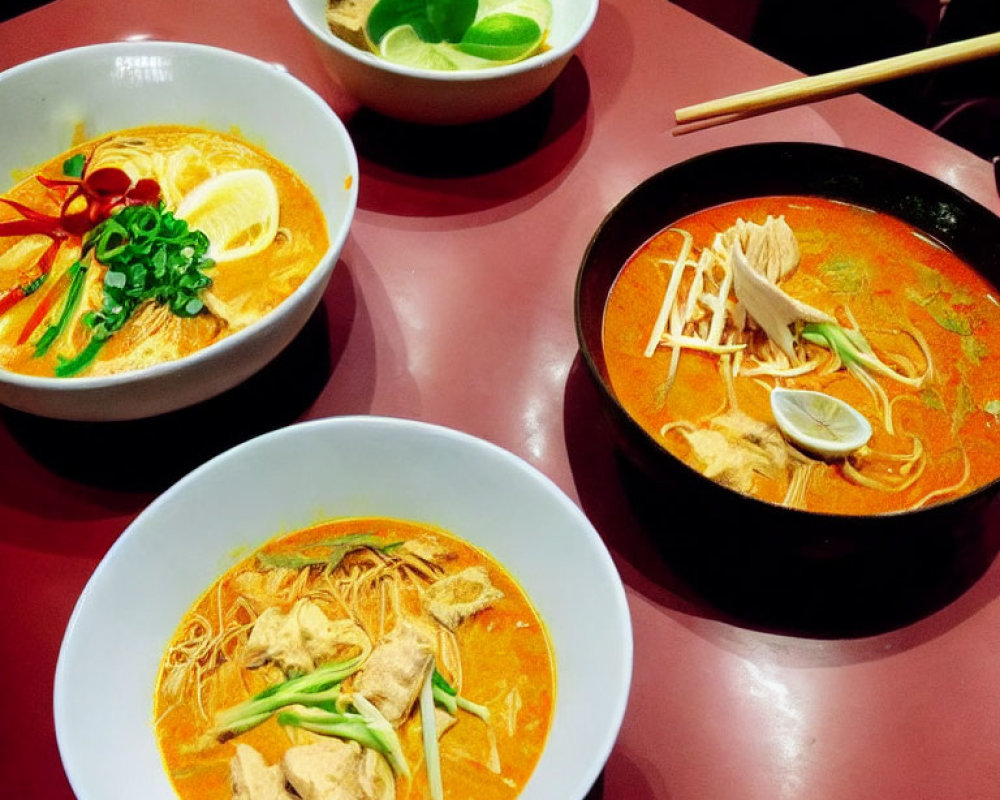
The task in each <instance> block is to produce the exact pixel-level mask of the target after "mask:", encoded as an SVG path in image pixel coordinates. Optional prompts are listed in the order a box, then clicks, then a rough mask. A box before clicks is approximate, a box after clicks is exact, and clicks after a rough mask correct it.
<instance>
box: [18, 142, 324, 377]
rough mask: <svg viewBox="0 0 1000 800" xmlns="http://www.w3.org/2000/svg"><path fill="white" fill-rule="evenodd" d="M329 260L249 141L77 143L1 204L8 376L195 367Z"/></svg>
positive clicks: (288, 178) (284, 170)
mask: <svg viewBox="0 0 1000 800" xmlns="http://www.w3.org/2000/svg"><path fill="white" fill-rule="evenodd" d="M328 247H329V239H328V235H327V231H326V221H325V219H324V215H323V212H322V210H321V209H320V207H319V205H318V203H317V201H316V199H315V198H314V197H313V195H312V193H311V192H310V190H309V188H308V187H307V186H306V185H305V184H304V183H303V181H302V180H301V179H300V178H299V177H298V176H297V175H296V174H295V173H294V172H293V171H292V170H291V169H289V168H288V167H287V166H285V165H284V164H283V163H281V162H280V161H278V160H277V159H275V158H274V157H272V156H270V155H269V154H268V153H266V152H265V151H264V150H262V149H260V148H258V147H256V146H254V145H252V144H250V143H249V142H247V141H245V140H243V139H242V138H240V137H239V136H236V135H233V134H222V133H218V132H215V131H208V130H204V129H199V128H191V127H181V126H150V127H144V128H137V129H132V130H127V131H120V132H117V133H114V134H111V135H108V136H104V137H101V138H99V139H95V140H92V141H88V142H85V143H82V144H79V145H77V146H75V147H73V148H72V149H70V150H69V151H67V152H65V153H63V154H61V155H59V156H57V157H55V158H53V159H52V160H50V161H49V162H47V163H45V164H43V165H41V166H40V167H38V168H37V169H35V170H32V171H31V173H30V174H29V175H28V176H27V177H25V178H24V179H23V180H21V181H20V182H19V183H18V184H17V185H16V186H15V187H14V188H13V189H12V190H10V191H9V192H8V193H6V194H5V195H2V196H0V366H2V367H3V368H5V369H8V370H11V371H13V372H17V373H21V374H24V375H34V376H45V377H53V376H55V377H73V376H85V375H86V376H98V375H109V374H115V373H120V372H127V371H131V370H138V369H142V368H144V367H148V366H151V365H154V364H158V363H163V362H166V361H173V360H176V359H179V358H183V357H184V356H186V355H189V354H191V353H194V352H196V351H198V350H200V349H202V348H204V347H207V346H209V345H211V344H213V343H215V342H218V341H220V340H222V339H224V338H225V337H227V336H230V335H231V334H233V333H235V332H237V331H239V330H242V329H243V328H245V327H247V326H248V325H250V324H251V323H253V322H255V321H256V320H258V319H260V318H261V317H263V316H264V315H266V314H267V313H268V312H269V311H271V310H272V309H274V308H275V307H277V306H278V305H279V304H280V303H281V302H282V301H283V300H284V299H285V298H287V297H288V296H289V295H290V294H292V293H293V292H294V291H295V289H296V288H297V287H298V286H299V285H300V284H301V283H302V282H303V281H304V280H305V278H306V277H307V276H308V275H309V273H310V272H311V271H312V270H313V269H314V268H315V267H316V266H317V265H318V264H319V262H320V260H321V259H322V257H323V255H324V253H325V252H326V250H327V248H328Z"/></svg>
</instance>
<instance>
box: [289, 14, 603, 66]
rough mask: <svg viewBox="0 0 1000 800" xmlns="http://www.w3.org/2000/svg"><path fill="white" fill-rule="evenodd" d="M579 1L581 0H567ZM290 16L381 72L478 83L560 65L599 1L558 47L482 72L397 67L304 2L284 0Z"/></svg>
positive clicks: (318, 37) (578, 40)
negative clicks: (339, 32)
mask: <svg viewBox="0 0 1000 800" xmlns="http://www.w3.org/2000/svg"><path fill="white" fill-rule="evenodd" d="M570 1H571V2H574V3H576V2H580V1H581V0H570ZM286 2H287V3H288V6H289V8H291V10H292V13H293V14H295V16H296V18H297V19H298V20H299V22H300V23H301V24H302V25H303V26H304V27H305V28H306V29H307V30H308V31H309V32H310V33H311V34H312V35H313V37H314V38H315V39H316V40H317V41H318V42H322V43H323V44H327V45H329V46H330V47H332V48H333V49H334V50H336V51H337V52H338V53H340V54H341V55H344V56H347V57H348V58H350V59H351V60H353V61H355V62H357V63H358V64H363V65H365V66H368V67H372V68H374V69H378V70H380V71H383V72H387V73H390V74H393V75H398V76H401V77H406V78H410V79H423V80H429V81H432V82H437V83H442V84H448V83H478V82H483V81H490V80H497V79H500V78H505V77H511V76H514V75H520V74H522V73H525V72H534V71H536V70H540V69H544V68H545V67H548V66H550V65H553V64H556V63H560V62H562V61H564V60H567V59H569V58H570V57H571V56H572V54H573V51H574V50H576V48H577V47H578V46H579V45H580V43H581V42H582V41H583V40H584V38H586V36H587V34H588V33H589V32H590V29H591V27H592V26H593V24H594V19H595V18H596V17H597V10H598V7H599V5H600V0H583V2H586V3H588V8H587V13H586V15H585V16H584V18H583V20H582V22H581V24H580V26H579V27H578V29H577V30H576V31H574V32H573V35H572V36H571V37H570V38H569V39H568V40H567V41H566V42H565V43H563V45H562V46H560V47H553V48H550V49H548V50H545V51H543V52H541V53H536V54H535V55H533V56H529V57H528V58H525V59H524V60H522V61H517V62H515V63H513V64H500V65H498V66H495V67H484V68H482V69H474V70H473V69H464V70H463V69H459V70H433V69H418V68H416V67H408V66H405V65H404V64H396V63H394V62H392V61H387V60H385V59H384V58H379V57H378V56H376V55H375V54H374V53H368V52H366V51H364V50H361V49H359V48H357V47H354V46H353V45H352V44H349V43H348V42H345V41H344V40H343V39H341V38H340V37H338V36H336V35H335V34H334V33H333V32H332V31H330V29H329V28H327V27H325V26H322V25H318V24H317V23H316V22H315V21H314V20H313V19H312V18H311V17H310V15H309V14H308V13H307V12H306V9H305V8H304V4H303V0H286Z"/></svg>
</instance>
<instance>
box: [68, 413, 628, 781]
mask: <svg viewBox="0 0 1000 800" xmlns="http://www.w3.org/2000/svg"><path fill="white" fill-rule="evenodd" d="M344 516H385V517H394V518H401V519H408V520H415V521H421V522H425V523H430V524H431V525H436V526H440V527H442V528H444V529H447V530H449V531H451V532H452V533H454V534H456V535H458V536H460V537H462V538H464V539H465V540H467V541H469V542H472V543H473V544H475V545H477V546H479V547H481V548H483V549H485V550H486V551H488V552H489V553H491V554H492V555H493V556H494V557H495V558H497V559H498V560H499V561H500V562H501V563H502V564H504V565H505V566H506V567H507V569H508V570H509V572H510V573H511V574H512V575H513V576H514V578H516V579H517V580H518V581H519V583H520V584H521V586H522V587H523V588H524V589H525V590H526V592H527V593H528V595H529V596H530V597H531V599H532V600H533V601H534V603H535V606H536V608H537V609H538V611H539V613H540V615H541V617H542V619H543V620H544V621H545V623H546V624H547V626H548V630H549V633H550V636H551V641H552V645H553V649H554V653H555V661H556V676H557V677H556V684H557V688H556V704H555V713H554V719H553V724H552V729H551V732H550V734H549V738H548V742H547V744H546V747H545V750H544V752H543V754H542V757H541V759H540V761H539V763H538V766H537V768H536V770H535V772H534V774H533V775H532V777H531V779H530V781H529V782H528V784H527V786H526V787H525V790H524V792H523V794H522V795H521V798H522V800H550V799H551V798H556V797H558V798H561V800H581V798H583V797H584V796H585V795H586V794H587V792H588V791H589V790H590V788H591V786H592V784H593V783H594V781H595V780H596V779H597V778H598V775H599V773H600V770H601V768H602V767H603V765H604V763H605V761H606V760H607V758H608V755H609V753H610V751H611V748H612V746H613V744H614V742H615V740H616V738H617V735H618V731H619V727H620V725H621V722H622V717H623V715H624V712H625V706H626V699H627V696H628V691H629V684H630V680H631V670H632V630H631V623H630V616H629V610H628V606H627V604H626V599H625V592H624V589H623V587H622V583H621V580H620V578H619V576H618V573H617V571H616V570H615V567H614V564H613V563H612V560H611V558H610V556H609V554H608V551H607V550H606V548H605V546H604V544H603V543H602V541H601V539H600V538H599V536H598V535H597V533H596V531H595V530H594V528H593V527H592V526H591V524H590V523H589V522H588V520H587V518H586V517H585V516H584V514H583V513H582V512H581V511H580V509H579V508H578V507H577V506H576V505H575V504H574V503H573V502H572V501H571V500H570V499H569V498H567V497H566V495H564V494H563V493H562V492H561V491H560V490H559V489H558V488H557V487H556V486H555V484H553V483H552V482H551V481H550V480H549V479H548V478H546V477H545V476H544V475H542V474H541V473H540V472H539V471H537V470H536V469H535V468H534V467H532V466H530V465H528V464H527V463H525V462H524V461H522V460H521V459H519V458H518V457H516V456H514V455H512V454H511V453H509V452H507V451H506V450H503V449H501V448H499V447H497V446H495V445H492V444H489V443H487V442H485V441H483V440H481V439H477V438H474V437H472V436H469V435H467V434H464V433H459V432H456V431H453V430H449V429H447V428H442V427H437V426H434V425H429V424H425V423H420V422H414V421H409V420H402V419H389V418H379V417H341V418H332V419H324V420H319V421H314V422H306V423H301V424H298V425H294V426H291V427H288V428H283V429H280V430H278V431H275V432H272V433H268V434H265V435H263V436H260V437H258V438H256V439H253V440H250V441H249V442H246V443H244V444H242V445H239V446H237V447H235V448H233V449H232V450H229V451H227V452H225V453H223V454H222V455H220V456H217V457H216V458H214V459H213V460H212V461H209V462H208V463H207V464H205V465H203V466H202V467H200V468H198V469H197V470H195V471H194V472H192V473H191V474H189V475H188V476H187V477H185V478H183V479H182V480H181V481H179V482H178V483H177V484H176V485H174V486H173V487H172V488H170V489H169V490H167V491H166V492H165V493H164V494H163V495H162V496H160V497H159V498H158V499H157V500H156V501H154V502H153V503H152V504H151V505H150V506H149V507H148V508H147V509H146V510H145V511H144V512H143V513H142V514H140V515H139V517H138V518H136V520H135V521H134V522H133V523H132V524H131V525H130V526H129V527H128V529H127V530H126V531H125V532H124V533H123V534H122V535H121V537H120V538H119V539H118V541H117V542H116V543H115V544H114V545H113V546H112V548H111V549H110V551H109V552H108V554H107V556H106V557H105V558H104V560H103V561H102V562H101V564H100V565H99V566H98V568H97V570H96V571H95V572H94V574H93V576H92V577H91V579H90V581H89V582H88V583H87V586H86V588H85V589H84V591H83V594H82V595H81V597H80V599H79V601H78V603H77V605H76V608H75V610H74V611H73V615H72V617H71V619H70V622H69V626H68V628H67V630H66V635H65V638H64V640H63V644H62V649H61V651H60V653H59V661H58V666H57V668H56V675H55V693H54V706H55V727H56V736H57V739H58V743H59V751H60V754H61V756H62V760H63V765H64V767H65V769H66V774H67V775H68V777H69V781H70V783H71V785H72V787H73V791H74V792H75V793H76V796H77V797H78V798H80V800H135V798H138V797H141V798H143V800H176V796H175V794H174V792H173V790H172V788H171V786H170V783H169V781H168V779H167V776H166V773H165V771H164V768H163V765H162V762H161V759H160V754H159V751H158V749H157V745H156V741H155V739H154V735H153V719H152V715H153V694H154V689H155V681H156V676H157V671H158V668H159V664H160V659H161V657H162V656H163V653H164V650H165V648H166V646H167V644H168V642H169V640H170V638H171V636H172V634H173V632H174V629H175V628H176V626H177V625H178V623H179V621H180V619H181V617H182V615H183V614H184V612H185V611H186V610H187V609H188V608H189V607H190V606H191V605H192V604H193V603H194V602H195V600H197V599H198V597H200V596H201V594H202V593H203V592H204V591H205V589H207V588H208V586H209V585H210V584H211V583H212V581H213V580H214V579H215V578H216V577H218V575H219V574H221V573H222V572H223V571H224V570H226V569H227V568H228V567H230V566H232V565H233V564H234V563H236V561H237V560H238V556H237V555H235V554H236V553H237V552H239V553H241V554H243V555H244V556H245V555H246V554H247V553H249V552H250V550H251V549H253V548H255V547H257V546H259V545H260V544H262V543H263V542H265V541H267V540H268V539H271V538H273V537H274V536H276V535H279V534H280V533H282V532H287V531H290V530H295V529H298V528H302V527H306V526H309V525H312V524H315V523H316V522H318V521H321V520H323V519H331V518H336V517H344Z"/></svg>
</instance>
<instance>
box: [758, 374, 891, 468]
mask: <svg viewBox="0 0 1000 800" xmlns="http://www.w3.org/2000/svg"><path fill="white" fill-rule="evenodd" d="M771 411H772V412H773V413H774V420H775V422H777V423H778V428H780V429H781V432H782V433H783V434H785V436H787V437H788V438H789V439H790V440H791V441H792V442H794V443H795V444H797V445H798V446H799V447H801V448H802V449H803V450H806V451H808V452H810V453H814V454H816V455H818V456H821V457H823V458H842V457H844V456H847V455H849V454H851V453H853V452H854V451H855V450H857V449H858V448H860V447H863V446H864V445H865V444H867V443H868V440H869V439H870V438H871V436H872V426H871V423H869V422H868V420H867V419H865V418H864V417H863V416H862V415H861V414H860V413H859V412H858V411H857V410H856V409H854V408H853V407H852V406H850V405H848V404H847V403H845V402H844V401H843V400H840V399H838V398H836V397H833V396H832V395H828V394H824V393H823V392H809V391H804V390H800V389H781V388H776V389H773V390H771Z"/></svg>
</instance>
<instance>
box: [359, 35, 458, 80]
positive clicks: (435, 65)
mask: <svg viewBox="0 0 1000 800" xmlns="http://www.w3.org/2000/svg"><path fill="white" fill-rule="evenodd" d="M446 52H447V51H446V50H445V48H444V47H443V46H442V45H438V44H431V43H430V42H425V41H424V40H423V39H421V38H420V37H419V36H418V35H417V32H416V31H415V30H414V29H413V26H411V25H400V26H399V27H397V28H393V29H392V30H390V31H389V32H388V33H386V35H385V36H383V37H382V41H381V42H379V45H378V53H379V55H380V56H382V58H384V59H385V60H386V61H391V62H393V63H394V64H402V65H403V66H406V67H416V68H418V69H436V70H454V69H458V65H457V64H456V63H455V62H454V60H452V59H451V58H449V57H448V55H446Z"/></svg>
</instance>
